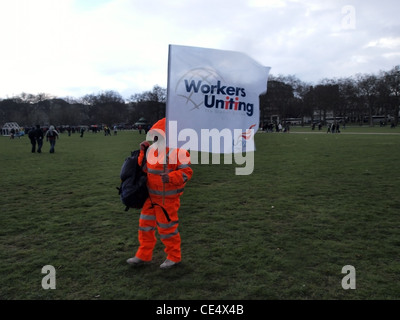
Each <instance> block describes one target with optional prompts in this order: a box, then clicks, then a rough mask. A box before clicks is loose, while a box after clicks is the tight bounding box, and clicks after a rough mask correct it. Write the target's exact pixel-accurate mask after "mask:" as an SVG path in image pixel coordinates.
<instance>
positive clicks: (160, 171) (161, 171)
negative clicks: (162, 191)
mask: <svg viewBox="0 0 400 320" xmlns="http://www.w3.org/2000/svg"><path fill="white" fill-rule="evenodd" d="M147 172H148V173H153V174H161V173H164V171H163V170H155V169H150V168H148V169H147Z"/></svg>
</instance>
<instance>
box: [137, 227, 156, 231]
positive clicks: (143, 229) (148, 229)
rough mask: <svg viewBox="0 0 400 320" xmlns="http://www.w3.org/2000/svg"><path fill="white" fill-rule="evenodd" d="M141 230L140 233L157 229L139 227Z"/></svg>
mask: <svg viewBox="0 0 400 320" xmlns="http://www.w3.org/2000/svg"><path fill="white" fill-rule="evenodd" d="M139 230H140V231H146V232H147V231H153V230H156V228H155V227H139Z"/></svg>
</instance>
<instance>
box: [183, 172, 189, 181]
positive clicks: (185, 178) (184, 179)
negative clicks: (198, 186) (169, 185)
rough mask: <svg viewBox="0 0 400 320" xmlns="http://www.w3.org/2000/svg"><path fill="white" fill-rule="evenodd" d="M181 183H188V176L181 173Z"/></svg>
mask: <svg viewBox="0 0 400 320" xmlns="http://www.w3.org/2000/svg"><path fill="white" fill-rule="evenodd" d="M182 177H183V182H184V183H186V182H187V181H188V176H187V175H186V174H185V173H184V172H182Z"/></svg>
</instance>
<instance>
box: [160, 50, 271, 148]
mask: <svg viewBox="0 0 400 320" xmlns="http://www.w3.org/2000/svg"><path fill="white" fill-rule="evenodd" d="M269 70H270V67H265V66H262V65H260V64H259V63H257V62H256V61H255V60H253V59H252V58H250V57H249V56H247V55H246V54H243V53H241V52H236V51H225V50H217V49H207V48H199V47H188V46H179V45H170V46H169V57H168V88H167V110H166V120H167V129H166V130H167V132H166V134H167V144H168V145H169V146H170V147H184V148H185V149H190V150H193V151H203V152H212V153H235V152H242V151H255V145H254V134H255V132H256V131H257V130H258V128H259V117H260V110H259V109H260V106H259V96H260V94H262V93H265V92H266V90H267V81H268V74H269Z"/></svg>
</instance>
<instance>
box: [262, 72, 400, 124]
mask: <svg viewBox="0 0 400 320" xmlns="http://www.w3.org/2000/svg"><path fill="white" fill-rule="evenodd" d="M399 106H400V66H395V67H393V68H392V69H391V70H389V71H380V72H379V73H378V74H357V75H355V76H353V77H347V78H340V79H324V80H322V81H320V83H319V84H317V85H314V86H313V85H310V84H308V83H306V82H303V81H301V80H300V79H298V78H297V77H295V76H278V77H275V76H271V77H270V78H269V80H268V91H267V93H266V94H265V95H262V96H261V97H260V112H261V116H260V117H261V119H260V120H261V121H262V122H268V121H271V119H273V117H279V119H294V118H296V119H301V121H302V124H304V122H305V119H310V121H309V122H311V123H315V122H321V123H322V124H325V123H326V122H327V119H328V116H329V118H330V119H334V120H335V119H341V120H342V121H346V122H348V123H359V124H368V125H373V124H374V122H373V119H374V116H382V117H383V119H387V120H388V121H389V120H390V121H391V122H393V123H394V125H395V126H397V124H398V121H399V111H400V110H399Z"/></svg>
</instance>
